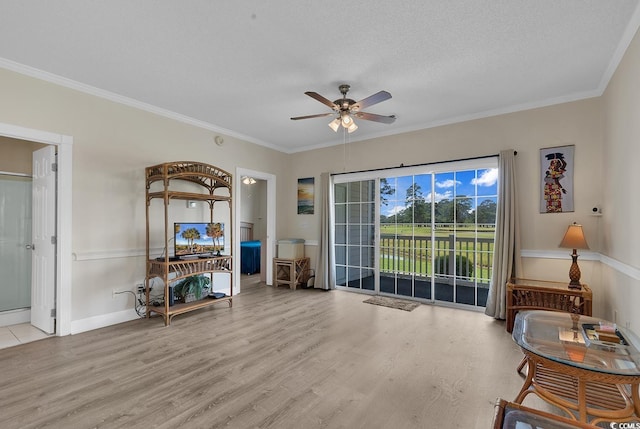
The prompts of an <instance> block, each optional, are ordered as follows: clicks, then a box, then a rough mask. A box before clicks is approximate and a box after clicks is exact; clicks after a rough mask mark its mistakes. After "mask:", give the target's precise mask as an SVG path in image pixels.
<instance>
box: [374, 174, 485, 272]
mask: <svg viewBox="0 0 640 429" xmlns="http://www.w3.org/2000/svg"><path fill="white" fill-rule="evenodd" d="M393 193H394V190H393V188H392V187H391V186H390V185H389V184H388V183H387V181H386V180H385V179H381V183H380V196H381V205H383V206H384V205H387V204H388V203H389V196H390V195H393ZM474 198H475V197H468V196H466V195H457V196H456V197H455V198H452V199H446V198H445V199H441V200H439V201H436V202H433V203H432V202H431V201H426V200H425V198H424V196H423V193H422V189H421V187H420V185H418V184H416V183H414V184H413V185H412V186H410V187H409V188H407V190H406V196H405V200H404V207H405V208H404V209H401V210H398V211H397V212H396V213H394V214H391V215H384V214H381V215H380V233H381V236H382V237H383V243H381V244H383V246H382V247H381V259H382V260H381V269H382V270H383V271H384V270H390V271H398V270H399V271H405V270H406V271H413V270H416V269H417V272H416V273H417V274H422V275H429V274H430V273H433V272H434V270H433V268H432V267H431V252H435V256H436V258H438V257H442V256H444V255H449V254H450V253H449V252H454V254H458V255H464V258H465V259H464V262H463V263H465V264H470V265H472V266H473V269H472V270H470V271H473V273H469V274H470V276H469V277H474V278H476V279H477V280H478V282H481V283H488V279H489V278H490V275H491V264H492V259H493V239H494V237H495V220H496V208H497V204H496V202H495V201H494V200H493V199H490V198H485V199H484V200H483V201H481V202H480V203H478V204H477V205H476V207H475V208H474V207H473V206H474V204H473V203H474ZM432 208H433V210H432ZM432 220H433V222H432ZM432 225H433V227H434V228H435V239H436V243H431V240H430V237H431V235H432ZM454 235H455V237H456V240H453V239H452V237H453V236H454ZM394 237H395V238H394ZM474 238H475V239H477V240H473V239H474ZM452 241H455V243H453V244H452V243H451V242H452ZM418 243H422V245H425V244H426V243H429V244H428V245H427V246H428V247H429V248H424V249H421V248H419V247H416V246H421V245H418ZM438 243H439V244H438ZM476 245H477V246H478V248H476V247H475V246H476ZM432 246H435V248H431V247H432ZM441 246H444V247H441ZM416 258H417V259H416ZM411 259H414V260H413V261H411ZM456 263H460V259H458V258H456ZM435 271H436V272H442V271H441V269H436V270H435ZM414 272H415V271H414ZM451 274H453V272H452V273H451Z"/></svg>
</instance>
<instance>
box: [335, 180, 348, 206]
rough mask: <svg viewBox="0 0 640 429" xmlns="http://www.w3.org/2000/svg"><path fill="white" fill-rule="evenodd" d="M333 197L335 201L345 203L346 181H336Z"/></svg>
mask: <svg viewBox="0 0 640 429" xmlns="http://www.w3.org/2000/svg"><path fill="white" fill-rule="evenodd" d="M333 194H334V195H333V199H334V200H335V202H336V203H346V202H347V184H346V183H336V185H335V186H334V187H333Z"/></svg>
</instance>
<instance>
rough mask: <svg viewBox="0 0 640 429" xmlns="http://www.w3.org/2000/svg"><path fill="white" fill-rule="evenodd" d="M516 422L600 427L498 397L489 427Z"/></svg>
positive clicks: (506, 427) (550, 428)
mask: <svg viewBox="0 0 640 429" xmlns="http://www.w3.org/2000/svg"><path fill="white" fill-rule="evenodd" d="M518 423H520V425H519V426H518V427H521V426H523V425H525V426H524V427H526V425H529V426H530V427H532V428H537V427H541V428H545V429H571V428H582V429H600V428H599V427H598V426H593V425H590V424H587V423H581V422H578V421H576V420H571V419H567V418H565V417H562V416H558V415H555V414H550V413H547V412H544V411H540V410H534V409H533V408H528V407H525V406H522V405H520V404H516V403H513V402H508V401H505V400H504V399H501V398H498V400H497V403H496V409H495V415H494V417H493V426H491V427H492V428H493V429H514V428H515V427H516V425H517V424H518Z"/></svg>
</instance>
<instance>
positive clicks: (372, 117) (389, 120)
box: [353, 112, 396, 124]
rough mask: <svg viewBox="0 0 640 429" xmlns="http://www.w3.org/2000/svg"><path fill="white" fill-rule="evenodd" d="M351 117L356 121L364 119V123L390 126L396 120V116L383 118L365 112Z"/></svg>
mask: <svg viewBox="0 0 640 429" xmlns="http://www.w3.org/2000/svg"><path fill="white" fill-rule="evenodd" d="M353 116H355V117H356V118H358V119H364V120H365V121H374V122H382V123H383V124H391V123H393V121H395V120H396V115H391V116H383V115H376V114H375V113H367V112H356V113H354V114H353Z"/></svg>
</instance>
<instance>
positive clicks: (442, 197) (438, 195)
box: [425, 191, 453, 203]
mask: <svg viewBox="0 0 640 429" xmlns="http://www.w3.org/2000/svg"><path fill="white" fill-rule="evenodd" d="M452 197H453V192H451V191H446V192H443V193H439V192H436V193H435V198H434V200H435V202H436V203H437V202H439V201H442V200H450V199H451V198H452ZM425 200H426V201H431V192H429V194H427V196H426V197H425Z"/></svg>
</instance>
